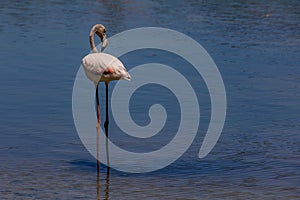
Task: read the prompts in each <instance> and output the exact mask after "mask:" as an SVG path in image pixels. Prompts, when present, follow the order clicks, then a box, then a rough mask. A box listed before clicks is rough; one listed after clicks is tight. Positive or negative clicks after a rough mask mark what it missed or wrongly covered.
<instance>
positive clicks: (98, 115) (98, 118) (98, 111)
mask: <svg viewBox="0 0 300 200" xmlns="http://www.w3.org/2000/svg"><path fill="white" fill-rule="evenodd" d="M98 86H99V84H97V86H96V104H97V108H96V109H97V125H96V127H97V128H99V127H100V105H99V94H98Z"/></svg>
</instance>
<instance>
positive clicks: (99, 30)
mask: <svg viewBox="0 0 300 200" xmlns="http://www.w3.org/2000/svg"><path fill="white" fill-rule="evenodd" d="M94 27H95V33H96V34H97V35H98V36H99V37H100V39H101V42H102V45H101V49H102V50H104V48H105V47H106V46H107V44H108V41H107V38H106V29H105V27H104V26H103V25H102V24H97V25H95V26H94Z"/></svg>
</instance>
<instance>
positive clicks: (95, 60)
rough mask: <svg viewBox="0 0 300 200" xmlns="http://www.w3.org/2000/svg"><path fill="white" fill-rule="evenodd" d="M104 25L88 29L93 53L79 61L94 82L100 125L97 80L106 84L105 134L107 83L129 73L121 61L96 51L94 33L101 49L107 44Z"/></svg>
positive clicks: (98, 123)
mask: <svg viewBox="0 0 300 200" xmlns="http://www.w3.org/2000/svg"><path fill="white" fill-rule="evenodd" d="M105 32H106V30H105V27H104V26H103V25H102V24H96V25H94V26H93V27H92V29H91V31H90V45H91V49H92V51H93V53H91V54H89V55H86V56H85V57H84V58H83V59H82V61H81V63H82V66H83V69H84V72H85V74H86V76H87V77H88V78H89V79H90V80H91V81H93V82H94V84H95V89H96V104H97V124H96V127H97V128H99V127H100V105H99V94H98V86H99V82H105V86H106V122H105V123H104V127H105V132H106V135H108V123H109V120H108V83H109V82H110V81H113V80H119V79H125V80H130V78H131V77H130V75H129V73H128V72H127V71H126V68H125V67H124V65H123V64H122V62H121V61H120V60H119V59H118V58H116V57H114V56H112V55H110V54H107V53H98V51H97V48H96V45H95V41H94V35H95V34H97V35H98V36H99V37H100V39H101V42H102V45H101V51H102V50H103V49H104V48H105V47H106V46H107V44H108V42H107V39H106V35H105Z"/></svg>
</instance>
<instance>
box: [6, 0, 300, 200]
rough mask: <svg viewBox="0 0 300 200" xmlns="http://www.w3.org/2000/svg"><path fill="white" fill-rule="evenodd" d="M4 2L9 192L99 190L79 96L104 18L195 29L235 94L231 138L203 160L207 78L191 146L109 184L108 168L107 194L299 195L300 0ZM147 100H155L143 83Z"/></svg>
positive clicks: (129, 24) (121, 23) (49, 195)
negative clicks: (77, 112) (76, 103)
mask: <svg viewBox="0 0 300 200" xmlns="http://www.w3.org/2000/svg"><path fill="white" fill-rule="evenodd" d="M0 10H1V12H0V15H1V17H0V44H1V59H0V67H1V73H0V81H1V82H0V94H1V98H0V111H1V118H0V163H1V164H0V197H1V199H74V198H76V199H97V192H96V191H97V190H96V189H97V184H96V183H97V180H96V179H97V178H96V161H95V159H94V158H93V157H92V156H91V155H90V154H89V153H88V152H87V151H86V150H85V148H84V146H83V145H82V143H81V141H80V139H79V137H78V135H77V133H76V129H75V126H74V123H73V118H72V106H71V104H72V87H73V82H74V79H75V76H76V73H77V71H78V69H79V66H80V61H81V58H82V57H83V56H84V55H86V54H87V53H88V52H89V51H90V47H89V43H88V34H89V30H90V28H91V26H92V25H93V24H96V23H103V24H104V25H105V26H106V28H107V33H108V36H112V35H114V34H116V33H119V32H121V31H124V30H127V29H131V28H136V27H144V26H158V27H165V28H171V29H174V30H178V31H180V32H182V33H185V34H187V35H189V36H190V37H192V38H194V39H195V40H196V41H198V42H199V43H200V44H201V45H203V47H205V49H206V50H207V51H208V53H209V54H210V55H211V56H212V58H213V59H214V61H215V62H216V64H217V66H218V68H219V70H220V72H221V74H222V77H223V80H224V84H225V87H226V93H227V102H228V108H227V109H228V112H227V118H226V123H225V127H224V130H223V133H222V135H221V138H220V140H219V141H218V143H217V145H216V146H215V148H214V149H213V151H212V152H211V153H210V154H209V155H208V156H207V157H205V158H204V159H198V158H197V153H198V151H199V147H200V145H201V143H202V139H203V132H205V130H207V127H208V119H209V110H210V105H209V104H210V102H209V95H208V91H207V89H206V87H205V85H204V82H203V81H202V83H203V84H202V85H201V86H199V88H196V89H197V90H198V91H201V92H199V94H198V95H199V96H198V97H200V98H201V99H202V100H201V102H203V104H201V106H203V107H201V109H202V110H203V112H202V113H201V117H203V123H202V121H201V125H200V129H199V134H198V135H199V136H197V138H196V139H195V141H194V143H193V145H192V146H191V148H190V149H189V150H188V151H187V152H186V153H185V154H184V155H183V157H182V158H180V159H179V160H178V161H176V162H175V163H173V164H172V165H170V166H168V167H166V168H164V169H162V170H159V171H156V172H151V173H148V174H139V175H137V174H126V173H123V172H119V171H116V170H112V171H111V172H110V177H109V182H107V181H106V173H105V172H106V171H105V167H104V166H101V167H102V168H101V174H100V196H101V199H104V198H105V197H107V196H109V199H141V198H143V199H299V198H300V195H299V193H300V189H299V185H300V184H299V183H300V182H299V180H300V171H299V163H300V162H299V161H300V158H299V157H300V148H299V147H300V136H299V131H300V120H299V119H300V118H299V113H300V104H299V100H300V96H299V93H300V78H299V77H300V66H299V64H300V48H299V46H300V29H299V22H300V12H299V10H300V3H299V1H297V0H290V1H283V0H276V1H272V2H270V1H258V0H252V1H233V0H231V1H184V2H183V1H150V0H148V1H118V2H115V3H111V2H108V1H84V2H83V1H72V3H71V2H70V3H67V1H61V0H52V1H30V2H29V1H20V0H13V1H5V0H4V1H1V3H0ZM164 54H165V52H159V51H156V52H153V51H151V50H149V51H145V52H137V53H136V54H128V55H127V57H124V58H123V61H124V62H126V63H127V64H128V66H129V69H130V67H131V66H134V65H137V64H142V63H147V62H150V61H155V62H166V63H167V64H169V65H171V66H173V65H174V68H176V67H178V65H179V64H181V63H183V64H184V61H182V60H180V59H179V58H177V59H176V58H174V59H173V57H172V56H171V55H169V56H170V57H169V59H162V58H164V56H163V55H164ZM165 57H168V56H165ZM187 69H190V68H187ZM186 73H187V74H189V73H190V74H192V71H188V72H186ZM192 78H193V77H191V79H192ZM101 87H102V90H103V89H104V88H103V86H101ZM145 90H146V91H147V92H148V95H150V96H151V95H158V97H159V95H160V94H159V93H157V92H156V91H157V90H154V89H151V88H148V89H147V88H145ZM167 94H168V93H167ZM136 98H137V99H140V100H141V101H142V100H143V101H145V102H147V101H148V100H149V96H147V95H146V96H144V97H143V96H139V93H137V94H136ZM163 98H166V97H163ZM170 98H171V99H173V98H174V97H171V94H170ZM101 102H102V103H103V102H104V98H103V95H101ZM148 102H150V103H151V101H148ZM171 102H172V101H171ZM175 105H177V104H176V101H174V106H175ZM137 106H138V105H137ZM140 106H141V105H140ZM171 107H172V106H171ZM202 110H201V111H202ZM145 111H146V110H145ZM171 111H172V110H171ZM173 112H176V110H175V111H173ZM137 116H141V117H144V118H141V119H144V121H146V122H147V120H148V118H147V117H145V116H143V113H137ZM207 116H208V117H207ZM139 123H143V120H141V122H139ZM176 123H178V119H177V118H176V117H175V120H174V124H176ZM110 126H111V129H112V130H114V129H116V127H115V126H116V125H115V124H114V123H113V122H112V123H111V124H110ZM118 134H121V133H118ZM167 136H168V137H172V134H171V133H168V134H166V137H167ZM113 139H115V140H117V138H116V136H115V137H113ZM162 141H163V143H166V142H167V141H168V138H162ZM116 142H117V141H116ZM139 150H140V151H143V149H139ZM108 186H109V188H108V189H107V187H108ZM98 197H99V194H98Z"/></svg>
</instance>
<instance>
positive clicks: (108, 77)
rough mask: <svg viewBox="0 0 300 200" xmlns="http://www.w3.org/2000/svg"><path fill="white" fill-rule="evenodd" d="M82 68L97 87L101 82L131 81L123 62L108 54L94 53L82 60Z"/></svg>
mask: <svg viewBox="0 0 300 200" xmlns="http://www.w3.org/2000/svg"><path fill="white" fill-rule="evenodd" d="M82 66H83V69H84V72H85V74H86V76H87V77H88V78H89V79H90V80H91V81H93V82H94V84H95V85H97V84H98V83H99V82H109V81H112V80H119V79H125V80H130V78H131V77H130V75H129V73H128V72H127V71H126V69H125V67H124V65H123V64H122V62H121V61H120V60H119V59H118V58H116V57H114V56H112V55H110V54H107V53H92V54H89V55H87V56H85V57H84V58H83V59H82Z"/></svg>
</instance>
